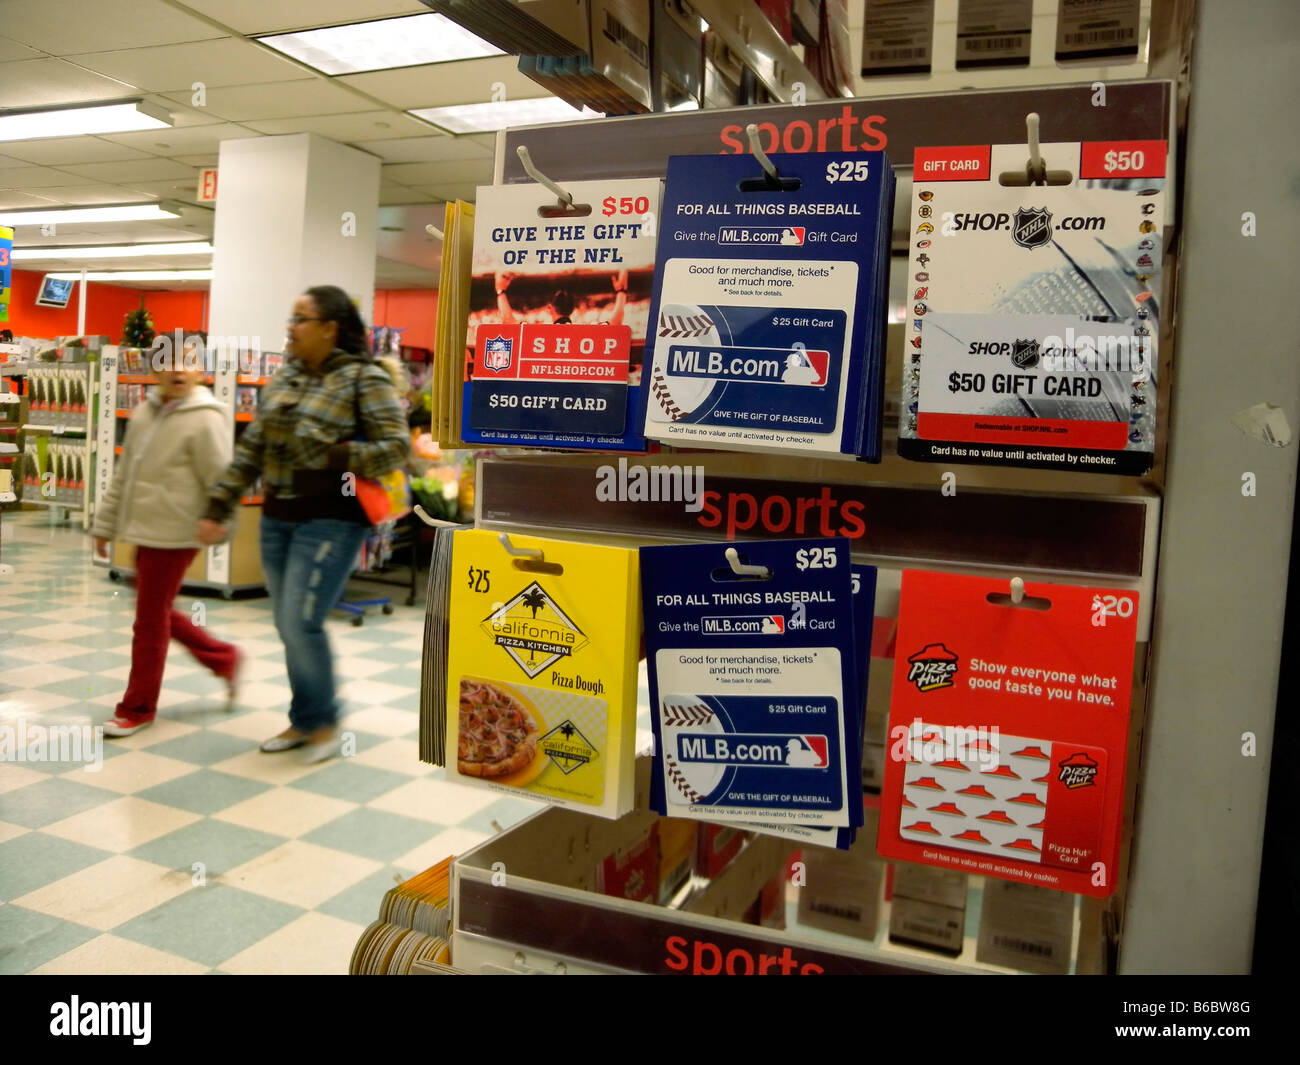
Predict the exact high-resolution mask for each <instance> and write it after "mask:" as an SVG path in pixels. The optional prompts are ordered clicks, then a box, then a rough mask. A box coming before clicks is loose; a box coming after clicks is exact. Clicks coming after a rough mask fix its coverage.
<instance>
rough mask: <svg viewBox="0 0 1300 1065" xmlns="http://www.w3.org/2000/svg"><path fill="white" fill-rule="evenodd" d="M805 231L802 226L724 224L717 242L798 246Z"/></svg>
mask: <svg viewBox="0 0 1300 1065" xmlns="http://www.w3.org/2000/svg"><path fill="white" fill-rule="evenodd" d="M807 233H808V230H807V229H805V228H804V227H803V226H724V227H723V228H722V229H719V230H718V243H719V244H781V245H785V246H787V247H798V246H799V245H802V244H803V242H804V237H805V236H806V235H807Z"/></svg>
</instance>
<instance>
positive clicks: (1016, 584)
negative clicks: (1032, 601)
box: [1011, 577, 1025, 606]
mask: <svg viewBox="0 0 1300 1065" xmlns="http://www.w3.org/2000/svg"><path fill="white" fill-rule="evenodd" d="M1024 598H1025V582H1024V581H1023V580H1021V579H1020V578H1019V577H1012V578H1011V601H1012V602H1013V603H1015V604H1016V606H1019V605H1020V603H1021V601H1022V600H1023V599H1024Z"/></svg>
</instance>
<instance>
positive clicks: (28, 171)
mask: <svg viewBox="0 0 1300 1065" xmlns="http://www.w3.org/2000/svg"><path fill="white" fill-rule="evenodd" d="M94 165H99V166H111V165H120V164H111V163H100V164H94ZM127 165H128V166H130V165H132V164H130V163H128V164H127ZM83 184H85V181H84V180H83V179H82V178H81V177H79V176H78V175H76V174H74V173H72V172H71V171H66V170H56V169H55V168H53V167H45V166H27V167H9V168H8V169H5V170H0V187H3V188H7V189H18V190H23V189H48V188H54V187H57V186H59V185H83Z"/></svg>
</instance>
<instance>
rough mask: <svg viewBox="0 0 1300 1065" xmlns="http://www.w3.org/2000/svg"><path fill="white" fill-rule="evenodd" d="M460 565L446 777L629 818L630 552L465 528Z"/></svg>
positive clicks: (633, 642) (637, 623)
mask: <svg viewBox="0 0 1300 1065" xmlns="http://www.w3.org/2000/svg"><path fill="white" fill-rule="evenodd" d="M512 552H513V553H512ZM525 553H527V555H528V556H529V557H524V554H525ZM452 573H453V574H455V580H454V581H453V583H452V590H451V597H450V603H449V604H448V606H449V614H450V619H451V624H450V631H449V635H448V646H447V748H448V750H449V751H451V750H455V751H456V758H455V760H452V759H451V758H450V757H448V759H447V773H448V777H449V778H452V779H457V780H459V782H461V783H466V784H478V785H482V786H485V787H490V788H495V789H497V790H499V791H505V792H511V793H515V794H519V793H523V794H526V795H528V796H529V797H530V798H535V799H540V800H543V801H546V802H551V803H556V804H558V805H563V806H573V807H575V808H578V809H582V810H585V811H586V812H588V813H592V814H596V815H598V816H601V817H610V818H616V817H622V816H623V815H624V814H625V813H627V812H628V811H630V810H631V809H632V807H633V789H634V783H635V781H634V775H635V773H634V762H635V746H636V692H637V660H638V658H639V655H640V644H641V610H640V590H639V584H638V569H637V553H636V551H634V550H628V549H626V548H621V547H599V546H594V545H591V544H580V543H573V542H570V541H564V540H544V539H540V538H538V537H532V536H522V535H512V536H511V537H510V545H509V549H508V548H507V545H506V544H503V543H502V542H501V540H500V538H499V536H498V535H497V534H495V533H489V532H484V531H482V530H475V529H471V530H465V531H463V532H458V533H456V536H455V540H454V542H453V547H452Z"/></svg>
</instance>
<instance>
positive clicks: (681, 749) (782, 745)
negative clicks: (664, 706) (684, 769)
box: [677, 732, 830, 769]
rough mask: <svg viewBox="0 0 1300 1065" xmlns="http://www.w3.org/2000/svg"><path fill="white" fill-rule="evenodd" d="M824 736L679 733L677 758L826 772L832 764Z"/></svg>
mask: <svg viewBox="0 0 1300 1065" xmlns="http://www.w3.org/2000/svg"><path fill="white" fill-rule="evenodd" d="M829 747H830V745H829V742H828V740H827V738H826V737H825V736H818V735H804V734H790V733H787V734H785V735H781V734H773V733H761V734H746V733H729V734H727V735H725V736H717V735H703V736H702V735H700V734H698V733H686V732H682V733H678V735H677V755H678V758H679V760H680V761H682V762H683V763H688V762H695V763H705V764H708V765H735V766H744V765H756V766H764V767H766V768H769V769H825V768H826V767H827V766H828V765H829V764H830V755H829Z"/></svg>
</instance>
